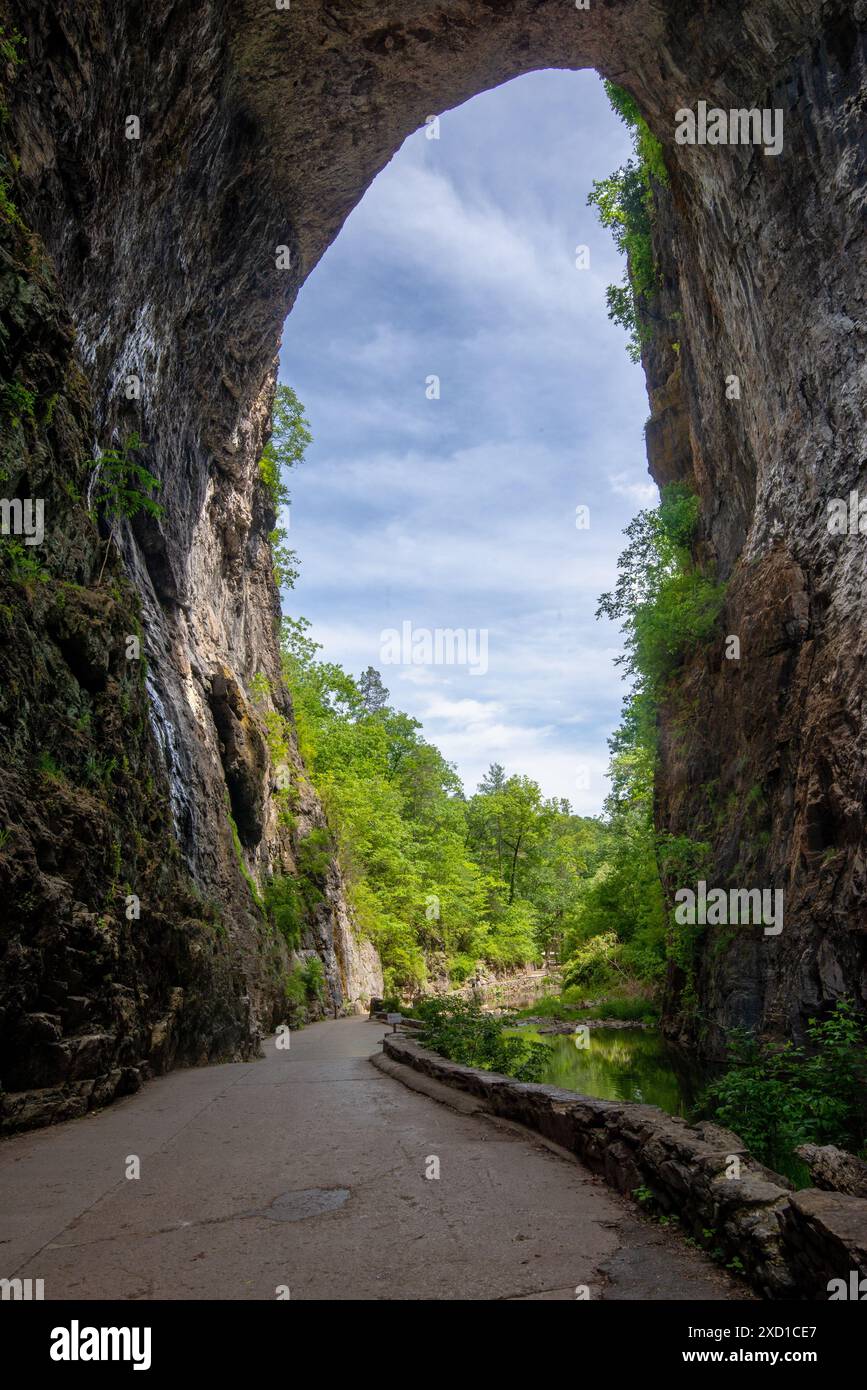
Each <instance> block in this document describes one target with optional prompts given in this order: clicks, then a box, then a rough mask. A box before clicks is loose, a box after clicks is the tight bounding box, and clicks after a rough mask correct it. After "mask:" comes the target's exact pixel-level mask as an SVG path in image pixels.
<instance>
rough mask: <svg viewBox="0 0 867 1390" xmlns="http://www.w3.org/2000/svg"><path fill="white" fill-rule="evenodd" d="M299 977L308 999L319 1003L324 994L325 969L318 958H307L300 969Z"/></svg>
mask: <svg viewBox="0 0 867 1390" xmlns="http://www.w3.org/2000/svg"><path fill="white" fill-rule="evenodd" d="M301 977H302V979H303V981H304V989H305V992H306V994H307V998H308V999H316V1000H319V1001H321V1000H322V998H323V996H324V994H325V967H324V965H323V964H322V961H321V960H320V959H319V957H318V956H308V957H307V959H306V960H305V962H304V964H303V965H302V967H301Z"/></svg>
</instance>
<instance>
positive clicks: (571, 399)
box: [280, 71, 657, 815]
mask: <svg viewBox="0 0 867 1390" xmlns="http://www.w3.org/2000/svg"><path fill="white" fill-rule="evenodd" d="M430 129H431V131H432V132H433V131H434V130H435V127H433V126H431V127H430ZM438 134H439V138H438V139H433V138H428V136H427V134H426V132H425V130H424V129H423V130H421V131H419V132H416V133H415V134H414V135H412V136H410V137H409V139H407V140H406V142H405V143H404V145H403V146H402V148H401V149H400V150H399V151H398V153H397V154H396V155H395V156H394V158H393V159H392V160H391V162H390V163H389V164H388V165H387V167H386V168H385V169H383V171H382V172H381V173H380V174H379V176H378V177H377V178H376V179H375V180H374V182H373V184H372V185H371V186H370V188H369V189H368V190H367V193H366V194H365V196H364V198H363V199H362V201H361V202H360V203H359V205H358V206H357V207H356V208H355V209H354V211H353V212H352V213H351V215H350V217H349V218H348V219H347V221H346V223H345V225H344V227H343V229H342V230H341V232H340V234H339V236H338V237H337V239H336V241H335V242H334V244H333V245H332V246H331V247H330V249H329V250H328V251H327V252H326V254H325V256H324V257H323V258H322V260H321V261H320V262H319V264H318V266H317V267H316V268H315V270H314V271H313V273H312V274H311V275H310V276H309V278H308V280H307V281H306V283H305V285H304V286H303V287H302V290H301V292H300V295H299V297H298V300H297V303H296V305H295V307H294V309H293V311H292V313H291V315H290V316H289V318H288V319H287V321H286V325H285V330H284V335H283V346H282V351H281V361H280V380H281V381H283V382H286V383H288V384H289V385H291V386H293V387H294V388H295V390H296V391H297V393H298V395H299V397H300V399H301V401H302V402H303V404H304V406H305V409H306V413H307V417H308V419H309V421H310V425H311V429H312V433H313V436H314V442H313V444H312V445H311V447H310V448H309V449H308V451H307V458H306V460H305V461H304V463H303V464H301V465H300V466H299V467H298V468H296V469H295V470H294V471H293V473H292V474H291V476H290V478H289V483H290V487H291V493H292V505H291V508H290V509H289V511H288V513H287V515H285V516H284V518H283V522H284V524H287V523H288V524H289V528H290V532H289V543H290V544H291V546H292V548H293V549H294V550H296V551H297V553H298V555H299V557H300V562H301V563H300V577H299V578H298V580H296V583H295V587H294V589H292V590H290V591H286V592H284V595H283V607H284V611H285V612H287V613H289V614H290V615H292V616H293V617H298V616H304V617H306V618H308V619H310V621H311V622H312V629H311V633H310V635H311V636H312V637H313V638H314V639H315V640H316V641H318V642H320V643H321V644H322V646H323V651H322V652H321V653H320V655H321V656H322V658H323V659H325V660H329V661H337V662H339V663H340V664H341V665H342V666H344V667H345V668H346V669H347V670H349V671H351V672H352V673H353V674H355V675H358V674H359V673H360V672H361V671H362V670H363V669H364V668H365V667H367V666H368V665H370V666H375V667H376V668H377V669H378V670H379V671H380V672H381V675H382V678H383V681H384V683H385V685H386V687H387V688H388V689H389V691H390V701H389V702H390V703H391V704H392V705H393V706H394V707H395V708H398V709H402V710H405V711H406V712H407V713H409V714H411V715H413V716H414V717H415V718H416V719H418V720H420V721H421V722H422V724H423V729H424V736H425V737H426V738H427V739H429V740H430V741H431V742H433V743H435V744H436V745H437V746H438V747H439V748H440V749H441V750H442V752H443V753H444V755H445V756H446V757H447V758H448V759H449V760H450V761H452V762H454V763H455V764H456V766H457V769H458V772H459V774H460V775H461V778H462V780H463V782H464V786H465V788H466V790H467V791H468V793H469V792H472V791H474V790H475V787H476V784H477V783H478V782H479V780H480V778H481V777H482V775H483V774H484V772H485V770H486V768H487V767H488V766H489V764H490V763H491V762H499V763H502V764H503V766H504V767H505V768H506V771H507V773H510V774H511V773H524V774H526V775H528V776H530V777H533V778H534V779H535V780H536V781H537V782H538V783H539V784H540V786H541V788H542V791H543V793H544V794H545V795H546V796H556V797H565V798H567V799H568V800H569V802H570V803H571V805H572V807H573V809H574V810H575V811H576V812H578V813H580V814H584V815H592V814H596V813H597V812H598V811H599V810H600V809H601V806H602V802H603V799H604V797H605V795H606V793H607V780H606V776H605V773H606V768H607V763H608V749H607V743H606V740H607V739H608V737H609V736H610V734H611V733H612V731H613V729H614V728H615V727H616V725H617V723H618V721H619V714H620V709H621V705H622V700H623V694H624V685H623V680H622V676H621V672H620V668H619V667H617V666H616V665H615V664H614V662H615V657H616V656H617V654H618V653H619V652H620V650H621V649H622V639H621V636H620V633H619V632H618V630H617V628H616V627H615V626H613V625H612V624H610V623H609V622H608V621H607V620H599V621H597V620H596V618H595V616H594V614H595V611H596V608H597V604H598V599H599V595H600V594H601V593H602V592H603V591H605V590H607V589H610V588H612V587H613V585H614V582H615V580H616V574H617V557H618V555H619V553H620V551H621V549H622V548H623V544H624V542H623V538H622V531H623V528H624V527H625V526H626V525H627V524H628V522H629V521H630V519H631V518H632V517H633V516H634V515H635V513H636V512H637V511H638V510H640V508H641V507H645V506H652V505H654V503H655V502H656V500H657V492H656V489H655V487H654V486H653V483H652V481H651V479H650V477H649V475H648V472H647V462H646V457H645V449H644V434H643V427H644V423H645V420H646V419H647V415H648V404H647V397H646V393H645V387H644V378H643V374H642V372H641V369H640V368H639V367H638V366H636V365H634V364H633V363H631V362H630V360H629V358H628V357H627V354H626V346H625V344H626V335H625V332H624V330H623V329H621V328H620V327H618V326H617V325H615V324H612V323H610V322H609V320H608V317H607V309H606V303H605V290H606V287H607V285H609V284H610V283H614V282H617V283H619V282H620V281H621V280H622V277H623V265H622V261H621V258H620V256H619V255H618V253H617V251H616V250H615V247H614V245H613V242H612V240H611V236H610V233H609V232H607V231H605V230H604V229H603V228H602V227H601V226H600V225H599V223H598V221H597V216H596V211H595V209H594V208H592V207H588V206H587V194H588V192H589V191H590V188H591V186H592V182H593V180H594V179H598V178H603V177H605V176H606V175H608V174H609V173H611V172H612V170H614V169H615V168H617V167H618V165H620V164H622V163H623V162H624V160H625V159H626V158H627V157H628V156H629V154H630V140H629V135H628V132H627V131H626V129H625V127H624V126H623V125H622V124H621V122H620V121H619V119H618V117H617V116H616V115H615V114H614V112H613V111H612V110H611V109H610V107H609V105H608V102H607V99H606V97H605V93H604V90H603V87H602V83H601V81H600V79H599V78H598V77H597V76H596V74H595V73H592V72H581V73H572V72H554V71H545V72H537V73H532V74H529V75H527V76H525V77H520V78H517V79H515V80H514V81H512V82H509V83H506V84H505V85H503V86H501V87H498V88H495V89H494V90H493V91H490V92H485V93H483V94H481V95H479V96H477V97H475V98H473V100H471V101H469V102H466V103H465V104H464V105H462V106H460V107H458V108H456V109H455V110H453V111H448V112H445V113H443V114H441V116H440V121H439V131H438ZM579 246H586V247H588V248H589V267H587V268H583V269H579V268H578V267H577V265H576V260H578V259H580V257H577V256H576V248H577V247H579ZM432 378H438V383H437V382H434V381H432V380H431V379H432ZM437 392H438V395H437ZM579 507H586V508H589V525H582V526H580V527H579V526H578V525H576V522H578V521H583V520H586V519H587V518H586V517H585V516H584V515H583V514H580V513H578V512H576V509H577V508H579ZM405 625H409V632H410V633H411V638H410V640H408V641H407V640H406V639H403V638H401V637H396V636H389V634H390V633H393V634H403V632H404V631H405ZM449 630H450V631H452V632H460V633H465V634H466V637H465V639H464V642H465V645H466V650H465V651H464V650H462V645H463V644H462V642H461V640H460V638H457V637H455V638H449V637H448V636H445V637H442V638H441V640H440V643H439V648H438V647H437V643H436V641H435V638H436V634H437V631H439V632H440V633H444V632H448V631H449ZM425 632H427V633H429V634H430V637H429V638H426V637H425ZM413 656H414V657H415V660H412V659H411V658H412V657H413ZM448 656H453V657H455V658H456V660H454V661H452V662H449V661H447V660H446V658H447V657H448ZM430 657H433V658H434V659H433V660H431V659H429V658H430ZM437 658H438V659H437ZM462 660H463V664H461V661H462Z"/></svg>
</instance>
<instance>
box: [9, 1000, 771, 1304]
mask: <svg viewBox="0 0 867 1390" xmlns="http://www.w3.org/2000/svg"><path fill="white" fill-rule="evenodd" d="M384 1031H385V1030H384V1028H383V1026H382V1025H378V1024H373V1023H369V1022H367V1020H366V1019H343V1020H340V1021H338V1022H334V1023H319V1024H315V1025H314V1026H313V1027H310V1028H307V1029H305V1030H303V1031H302V1032H300V1033H297V1034H294V1035H293V1036H292V1040H291V1048H290V1049H289V1050H288V1051H281V1050H278V1049H277V1048H276V1047H275V1045H274V1042H273V1041H271V1042H269V1043H268V1044H267V1045H266V1058H265V1060H264V1061H259V1062H253V1063H238V1064H233V1065H227V1066H216V1067H205V1068H201V1069H199V1070H193V1071H180V1072H174V1073H172V1074H171V1075H170V1076H167V1077H163V1078H161V1079H160V1080H158V1081H154V1082H151V1083H150V1084H149V1085H148V1086H146V1087H145V1088H144V1089H143V1090H142V1091H141V1092H139V1093H138V1095H135V1096H130V1097H128V1098H127V1099H126V1100H123V1101H120V1102H119V1103H118V1104H116V1105H114V1106H111V1107H110V1108H109V1109H107V1110H105V1111H103V1112H102V1113H100V1114H97V1115H91V1116H87V1117H85V1118H84V1119H80V1120H73V1121H70V1122H69V1123H67V1124H64V1125H56V1126H54V1127H53V1128H51V1129H45V1130H40V1131H37V1132H35V1133H32V1134H26V1135H20V1136H16V1137H14V1138H12V1139H8V1140H5V1141H3V1142H2V1143H0V1211H2V1215H0V1277H6V1278H11V1277H13V1276H14V1275H17V1276H18V1277H21V1278H32V1279H44V1281H45V1298H46V1299H79V1298H86V1299H93V1298H116V1299H162V1298H170V1299H211V1298H220V1299H274V1298H275V1297H277V1296H278V1295H277V1290H278V1289H280V1288H287V1287H288V1289H289V1290H290V1295H291V1297H292V1298H293V1299H574V1298H575V1297H576V1292H575V1291H576V1287H577V1286H580V1285H586V1286H587V1287H588V1289H589V1293H590V1297H591V1298H606V1299H610V1298H618V1299H648V1298H649V1299H653V1298H663V1299H694V1298H714V1299H725V1298H744V1297H749V1295H748V1293H747V1292H746V1291H745V1289H744V1287H743V1286H742V1285H740V1284H735V1283H733V1282H732V1281H731V1280H729V1278H728V1277H727V1276H726V1275H724V1274H722V1273H721V1272H720V1271H718V1270H717V1269H716V1268H715V1267H714V1266H712V1265H711V1264H710V1263H709V1262H708V1261H707V1260H706V1259H705V1258H704V1257H703V1256H702V1255H700V1254H698V1253H697V1252H696V1251H693V1250H690V1249H689V1248H688V1247H687V1246H686V1245H684V1243H683V1242H682V1241H681V1240H680V1239H679V1238H678V1237H676V1236H673V1235H672V1234H670V1233H669V1232H666V1231H662V1230H660V1228H659V1227H658V1226H655V1225H654V1224H653V1223H651V1222H649V1221H647V1220H645V1219H644V1218H643V1217H641V1216H640V1215H639V1214H638V1213H636V1212H635V1209H634V1208H633V1207H632V1205H631V1204H630V1203H628V1202H625V1201H624V1200H623V1199H621V1198H620V1197H618V1196H617V1195H616V1194H614V1193H612V1192H611V1191H610V1190H609V1189H608V1188H607V1187H605V1186H604V1184H602V1183H601V1182H599V1181H598V1180H597V1179H595V1178H593V1177H591V1175H590V1174H589V1173H587V1172H586V1170H584V1169H583V1168H581V1167H579V1166H578V1165H577V1164H575V1163H573V1162H572V1161H571V1160H566V1159H564V1158H562V1157H560V1156H558V1155H555V1154H553V1153H552V1152H551V1151H550V1150H549V1149H547V1148H546V1147H545V1146H544V1145H543V1144H542V1142H541V1141H538V1140H537V1139H535V1138H534V1137H533V1136H531V1135H528V1134H526V1133H525V1132H524V1131H522V1130H517V1129H515V1128H513V1127H509V1126H504V1125H502V1124H501V1123H498V1122H496V1121H494V1120H491V1119H489V1118H485V1117H480V1116H476V1115H474V1116H467V1115H463V1114H459V1113H456V1112H455V1111H453V1110H451V1109H450V1108H448V1107H447V1106H445V1105H441V1104H437V1102H436V1101H435V1100H432V1099H430V1098H429V1097H428V1096H424V1095H419V1094H418V1093H417V1092H414V1091H412V1090H408V1089H406V1088H405V1087H404V1086H403V1085H402V1084H401V1083H400V1082H399V1081H398V1080H395V1079H394V1078H393V1077H391V1076H387V1075H384V1074H383V1073H381V1072H380V1071H378V1070H377V1069H376V1068H375V1067H374V1066H372V1065H371V1062H370V1060H369V1059H370V1056H371V1054H374V1053H378V1052H379V1045H380V1038H381V1037H382V1034H383V1032H384ZM132 1156H137V1157H138V1158H139V1159H140V1161H141V1177H140V1179H138V1180H134V1179H133V1180H131V1179H128V1178H127V1177H126V1176H125V1174H126V1170H127V1166H128V1164H129V1160H130V1158H131V1157H132ZM432 1158H437V1159H438V1160H439V1171H440V1177H439V1179H429V1178H427V1177H426V1176H425V1173H426V1169H427V1170H432V1168H433V1164H432V1162H431V1159H432ZM284 1296H285V1294H284Z"/></svg>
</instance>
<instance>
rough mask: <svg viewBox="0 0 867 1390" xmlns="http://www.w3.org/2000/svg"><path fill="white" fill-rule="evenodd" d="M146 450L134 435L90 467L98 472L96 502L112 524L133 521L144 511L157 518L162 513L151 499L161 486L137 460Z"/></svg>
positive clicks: (95, 491) (108, 450)
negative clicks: (116, 521)
mask: <svg viewBox="0 0 867 1390" xmlns="http://www.w3.org/2000/svg"><path fill="white" fill-rule="evenodd" d="M145 448H147V445H146V444H145V443H144V441H143V440H142V439H141V438H140V437H139V435H138V434H131V435H129V437H128V438H127V439H125V440H124V442H123V445H122V446H121V447H120V448H119V449H114V448H111V449H106V450H104V452H103V453H102V454H101V455H100V457H99V458H98V459H93V460H91V467H92V468H94V469H96V470H97V477H96V483H95V487H94V503H95V505H96V507H97V509H98V510H99V511H101V512H102V514H103V515H104V516H105V517H107V518H108V519H109V521H115V520H118V519H119V518H121V517H125V518H127V519H130V518H132V517H134V516H137V515H138V513H139V512H142V511H144V512H148V513H149V515H151V516H156V517H159V516H162V514H163V509H162V507H161V506H160V504H159V502H157V501H156V500H155V499H154V498H153V497H151V496H150V493H151V492H158V491H159V489H160V488H161V487H162V484H161V483H160V481H159V479H158V478H155V477H154V475H153V473H151V472H149V470H148V469H147V468H145V466H144V464H141V463H139V462H138V460H137V458H136V457H135V455H136V454H139V453H141V452H142V450H143V449H145Z"/></svg>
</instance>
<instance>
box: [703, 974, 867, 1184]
mask: <svg viewBox="0 0 867 1390" xmlns="http://www.w3.org/2000/svg"><path fill="white" fill-rule="evenodd" d="M807 1036H808V1039H809V1045H808V1047H798V1046H796V1045H795V1044H794V1043H785V1044H783V1045H782V1046H779V1045H775V1044H770V1043H762V1042H760V1041H759V1040H757V1039H756V1038H755V1037H754V1036H753V1035H752V1034H750V1033H749V1032H747V1031H746V1030H744V1029H738V1030H735V1031H734V1032H733V1033H732V1036H731V1040H730V1043H729V1059H728V1060H729V1066H728V1070H727V1071H726V1072H725V1073H724V1075H723V1076H721V1077H720V1078H719V1079H718V1080H716V1081H714V1082H713V1083H712V1084H711V1085H710V1086H709V1087H708V1088H707V1091H706V1093H705V1101H706V1104H707V1106H708V1108H709V1110H710V1112H711V1113H712V1114H713V1115H714V1116H715V1118H717V1119H718V1120H719V1121H720V1122H721V1123H722V1124H724V1125H727V1126H729V1127H731V1128H732V1129H733V1130H734V1131H735V1132H736V1133H737V1134H739V1135H740V1137H741V1138H742V1139H743V1141H744V1143H745V1144H746V1145H747V1147H748V1148H749V1149H750V1151H751V1152H752V1153H754V1154H755V1155H756V1157H757V1158H759V1159H761V1160H762V1161H763V1162H765V1163H767V1164H769V1165H770V1167H772V1168H775V1169H777V1170H778V1171H779V1172H783V1173H785V1172H787V1171H788V1172H790V1173H792V1172H793V1170H794V1169H795V1168H796V1167H797V1164H796V1160H795V1157H794V1150H795V1148H796V1147H797V1146H798V1145H799V1144H805V1143H813V1144H836V1145H838V1146H840V1147H841V1148H844V1149H849V1150H851V1151H858V1150H861V1149H863V1147H864V1144H865V1140H867V1114H865V1096H867V1046H865V1041H867V1040H865V1026H864V1020H863V1019H862V1018H860V1017H859V1016H858V1015H857V1014H856V1013H855V1011H854V1008H853V1005H852V1004H851V1003H850V1002H849V1001H841V1002H839V1003H838V1004H837V1006H836V1008H835V1010H834V1013H833V1014H832V1015H831V1017H830V1018H828V1019H825V1020H824V1021H819V1020H817V1019H811V1020H810V1024H809V1027H808V1029H807Z"/></svg>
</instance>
